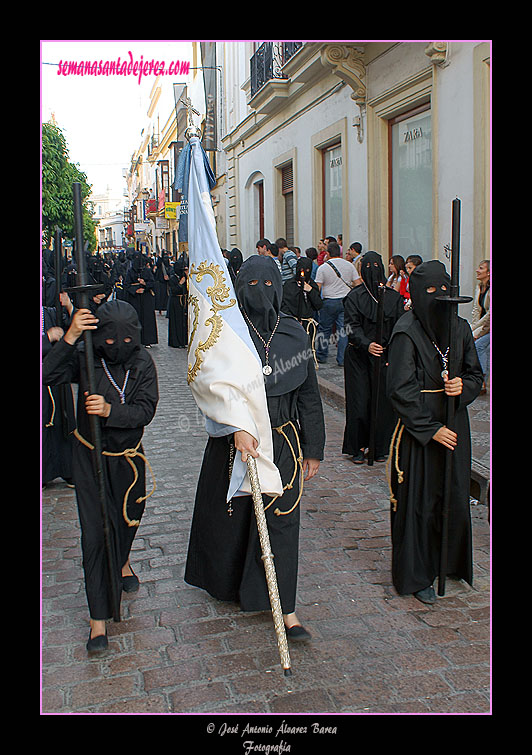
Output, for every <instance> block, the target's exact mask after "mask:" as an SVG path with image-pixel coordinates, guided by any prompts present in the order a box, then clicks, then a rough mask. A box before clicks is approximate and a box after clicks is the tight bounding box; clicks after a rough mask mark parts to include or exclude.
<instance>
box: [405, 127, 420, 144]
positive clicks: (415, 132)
mask: <svg viewBox="0 0 532 755" xmlns="http://www.w3.org/2000/svg"><path fill="white" fill-rule="evenodd" d="M420 136H423V129H422V128H421V126H419V127H418V128H411V129H410V131H405V132H404V141H405V143H406V142H412V141H414V139H419V137H420Z"/></svg>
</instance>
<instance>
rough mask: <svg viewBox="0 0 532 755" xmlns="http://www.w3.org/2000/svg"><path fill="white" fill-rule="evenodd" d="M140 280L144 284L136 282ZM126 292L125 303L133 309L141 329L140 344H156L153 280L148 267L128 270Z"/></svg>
mask: <svg viewBox="0 0 532 755" xmlns="http://www.w3.org/2000/svg"><path fill="white" fill-rule="evenodd" d="M139 278H142V279H143V280H144V284H139V283H138V280H139ZM124 288H125V291H126V294H127V296H126V301H127V302H128V303H129V304H132V305H133V307H135V310H136V312H137V315H138V317H139V322H140V325H141V328H142V331H141V338H140V340H141V343H142V344H143V345H144V346H150V345H151V344H152V343H158V342H159V341H158V338H157V322H156V320H155V292H154V288H155V278H154V277H153V273H152V271H151V270H150V269H149V267H148V266H145V267H143V268H141V269H139V270H136V269H135V268H134V267H133V266H132V267H130V268H129V270H128V272H127V275H126V280H125V284H124ZM139 289H144V292H143V293H142V294H138V293H137V291H138V290H139Z"/></svg>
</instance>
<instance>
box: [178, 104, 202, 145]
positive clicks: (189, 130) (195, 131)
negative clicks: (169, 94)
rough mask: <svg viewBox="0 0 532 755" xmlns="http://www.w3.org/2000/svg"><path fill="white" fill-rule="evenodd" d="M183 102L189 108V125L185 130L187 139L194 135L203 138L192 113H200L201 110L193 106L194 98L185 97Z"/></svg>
mask: <svg viewBox="0 0 532 755" xmlns="http://www.w3.org/2000/svg"><path fill="white" fill-rule="evenodd" d="M181 102H182V103H183V105H184V106H185V107H186V109H187V121H188V127H187V129H186V131H185V137H186V138H187V139H191V138H192V137H193V136H197V137H198V138H200V139H201V131H200V130H199V128H197V127H195V126H194V121H193V119H192V113H194V115H199V111H198V110H196V108H193V107H192V100H191V99H190V97H185V98H184V99H181Z"/></svg>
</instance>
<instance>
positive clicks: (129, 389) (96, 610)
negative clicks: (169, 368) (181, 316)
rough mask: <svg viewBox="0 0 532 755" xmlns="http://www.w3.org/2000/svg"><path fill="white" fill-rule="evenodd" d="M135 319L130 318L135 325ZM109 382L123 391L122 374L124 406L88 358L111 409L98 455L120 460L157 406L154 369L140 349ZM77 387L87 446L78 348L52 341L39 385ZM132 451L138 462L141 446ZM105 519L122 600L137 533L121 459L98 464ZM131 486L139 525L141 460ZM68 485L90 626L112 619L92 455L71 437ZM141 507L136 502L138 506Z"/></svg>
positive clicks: (128, 472) (114, 369) (128, 476)
mask: <svg viewBox="0 0 532 755" xmlns="http://www.w3.org/2000/svg"><path fill="white" fill-rule="evenodd" d="M115 305H119V306H123V307H128V308H129V309H130V307H129V305H128V304H127V303H126V302H121V301H112V302H108V303H107V304H105V305H101V307H99V308H98V317H100V318H102V317H103V315H102V312H105V311H106V310H107V308H109V307H110V306H112V307H115ZM135 319H136V318H135ZM108 368H109V370H110V372H111V375H112V377H113V378H114V380H115V382H116V383H117V384H118V385H119V386H122V385H123V383H124V379H125V375H126V369H129V370H130V374H129V378H128V381H127V385H126V391H125V403H124V404H122V403H121V402H120V396H119V394H118V392H117V391H116V389H115V388H114V387H113V385H112V384H111V382H110V381H109V378H108V377H107V375H106V373H105V371H104V368H103V365H102V363H101V361H100V359H99V358H97V357H95V360H94V369H95V379H96V386H95V393H97V394H100V395H102V396H103V397H104V398H105V400H106V401H107V402H109V403H110V404H111V405H112V409H111V413H110V415H109V417H108V418H106V419H104V418H100V424H101V433H102V446H103V451H107V452H111V453H120V452H122V451H124V450H125V449H132V448H135V447H136V446H137V444H139V442H140V441H141V439H142V435H143V432H144V427H145V426H146V425H147V424H149V422H151V420H152V419H153V417H154V415H155V410H156V407H157V402H158V398H159V396H158V386H157V373H156V369H155V365H154V362H153V360H152V358H151V356H150V354H149V352H147V351H146V350H145V349H140V348H138V349H137V350H136V351H135V352H134V354H132V355H131V357H129V358H128V360H127V361H126V362H125V363H123V364H109V365H108ZM62 383H78V384H79V388H78V402H77V431H78V433H79V435H80V436H81V437H82V438H84V439H85V440H86V441H88V442H89V443H90V442H91V431H90V425H89V415H88V414H87V413H86V411H85V402H84V393H85V391H87V390H88V385H87V374H86V365H85V345H84V343H79V342H78V343H77V344H76V345H75V346H71V345H70V344H68V343H66V342H65V341H64V340H63V339H62V340H61V341H58V342H57V343H56V344H55V345H54V347H53V349H51V350H50V353H49V354H48V355H47V357H46V358H45V360H44V362H43V384H48V385H59V384H62ZM138 451H139V452H140V453H141V454H143V453H144V452H143V447H142V444H141V445H140V446H139V448H138ZM102 460H103V469H104V476H105V487H106V492H107V506H108V511H109V519H110V529H111V543H112V550H113V557H114V561H115V569H114V574H113V575H112V576H113V578H114V579H115V582H116V585H117V589H118V594H119V595H120V593H121V589H122V588H121V569H122V566H123V565H124V564H125V563H126V561H127V559H128V557H129V553H130V551H131V546H132V544H133V540H134V538H135V535H136V534H137V531H138V525H135V526H129V524H128V523H127V522H126V519H125V517H124V511H123V508H124V495H125V493H126V491H127V489H128V488H129V486H130V485H131V483H132V482H133V480H134V471H133V469H132V467H131V465H130V463H129V461H128V459H127V458H126V457H125V456H106V455H103V456H102ZM131 461H132V463H133V464H134V465H135V467H136V469H137V472H138V479H137V481H136V482H135V484H134V485H133V487H132V489H131V490H130V492H129V495H128V497H127V504H126V511H125V514H126V516H127V518H128V519H129V521H130V522H139V523H140V521H141V519H142V515H143V513H144V509H145V506H146V503H145V501H144V500H142V499H144V497H145V496H146V481H145V462H144V459H143V458H142V457H141V456H138V455H137V456H134V457H132V458H131ZM72 477H73V481H74V484H75V487H76V499H77V505H78V514H79V519H80V525H81V548H82V554H83V570H84V575H85V591H86V595H87V602H88V606H89V612H90V617H91V618H92V619H100V620H105V619H108V618H110V617H111V616H112V615H113V611H112V606H111V599H110V594H109V587H108V584H109V583H108V569H107V557H106V551H105V545H104V537H103V526H102V519H101V509H100V499H99V493H98V486H97V482H96V478H95V474H94V467H93V461H92V451H91V449H90V448H88V447H87V446H86V445H85V444H84V443H83V442H82V441H80V440H79V439H78V438H77V437H76V438H75V439H74V443H73V450H72ZM139 498H140V499H141V501H140V502H137V499H139Z"/></svg>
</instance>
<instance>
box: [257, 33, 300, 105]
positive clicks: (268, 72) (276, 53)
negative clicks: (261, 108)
mask: <svg viewBox="0 0 532 755" xmlns="http://www.w3.org/2000/svg"><path fill="white" fill-rule="evenodd" d="M302 46H303V42H263V43H262V45H261V46H260V47H259V48H258V49H257V50H256V51H255V53H254V55H253V57H252V58H251V61H250V66H251V87H250V94H251V97H252V98H253V97H254V96H255V95H256V94H257V92H259V91H260V90H261V89H262V87H263V86H264V85H265V84H267V83H268V82H269V81H272V80H273V79H277V80H278V79H287V78H288V77H287V76H286V74H284V73H283V66H284V64H285V63H286V62H287V61H288V60H290V58H291V57H292V56H293V55H295V54H296V52H297V51H298V50H299V49H300V48H301V47H302Z"/></svg>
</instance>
